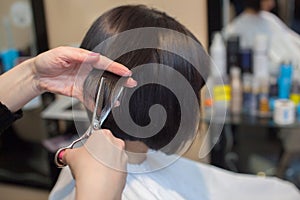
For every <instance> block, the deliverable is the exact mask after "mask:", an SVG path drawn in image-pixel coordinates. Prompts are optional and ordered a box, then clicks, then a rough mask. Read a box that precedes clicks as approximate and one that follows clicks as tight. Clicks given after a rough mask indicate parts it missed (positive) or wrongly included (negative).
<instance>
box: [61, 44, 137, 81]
mask: <svg viewBox="0 0 300 200" xmlns="http://www.w3.org/2000/svg"><path fill="white" fill-rule="evenodd" d="M56 51H58V52H59V53H62V54H65V56H66V57H67V58H69V59H70V60H69V62H77V63H84V64H92V65H93V67H94V68H96V69H101V70H107V71H110V72H112V73H114V74H117V75H119V76H131V74H132V73H131V71H130V70H129V69H128V68H127V67H125V66H124V65H122V64H120V63H117V62H114V61H112V60H111V59H109V58H107V57H105V56H101V55H100V54H98V53H95V52H91V51H88V50H85V49H80V48H75V47H58V48H56Z"/></svg>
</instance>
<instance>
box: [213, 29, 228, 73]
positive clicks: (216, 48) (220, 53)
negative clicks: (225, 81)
mask: <svg viewBox="0 0 300 200" xmlns="http://www.w3.org/2000/svg"><path fill="white" fill-rule="evenodd" d="M210 55H211V58H212V60H213V62H214V65H212V66H211V69H212V71H211V75H212V76H218V75H219V76H223V75H224V74H226V47H225V44H224V41H223V38H222V35H221V34H220V33H219V32H217V33H215V35H214V39H213V41H212V44H211V47H210Z"/></svg>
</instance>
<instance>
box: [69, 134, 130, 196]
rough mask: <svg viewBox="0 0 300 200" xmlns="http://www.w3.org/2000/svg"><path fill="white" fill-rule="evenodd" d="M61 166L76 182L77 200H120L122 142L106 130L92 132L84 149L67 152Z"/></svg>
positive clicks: (123, 160) (123, 158)
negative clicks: (68, 169)
mask: <svg viewBox="0 0 300 200" xmlns="http://www.w3.org/2000/svg"><path fill="white" fill-rule="evenodd" d="M63 162H64V163H66V164H68V165H69V167H70V169H71V171H72V174H73V176H74V178H75V180H76V199H77V200H78V199H121V195H122V192H123V189H124V186H125V182H126V175H127V174H126V172H125V171H126V164H127V155H126V153H125V151H124V142H123V141H122V140H120V139H117V138H115V137H114V136H113V135H112V134H111V132H110V131H109V130H100V131H97V132H94V133H93V134H92V135H91V137H90V138H89V139H88V140H87V142H86V143H85V145H84V146H83V147H80V148H75V149H68V150H66V151H65V152H64V154H63ZM120 170H121V171H120Z"/></svg>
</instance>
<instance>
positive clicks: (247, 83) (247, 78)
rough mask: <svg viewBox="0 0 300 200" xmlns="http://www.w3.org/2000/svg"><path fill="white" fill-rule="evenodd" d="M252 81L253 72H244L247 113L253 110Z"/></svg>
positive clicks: (245, 111) (244, 110) (244, 99)
mask: <svg viewBox="0 0 300 200" xmlns="http://www.w3.org/2000/svg"><path fill="white" fill-rule="evenodd" d="M252 81H253V76H252V74H250V73H244V74H243V113H245V114H249V113H250V112H251V95H252Z"/></svg>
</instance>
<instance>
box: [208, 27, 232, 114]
mask: <svg viewBox="0 0 300 200" xmlns="http://www.w3.org/2000/svg"><path fill="white" fill-rule="evenodd" d="M210 55H211V59H212V64H211V72H210V73H211V74H210V75H211V77H212V90H213V107H214V114H215V116H216V117H218V115H219V113H220V116H222V113H224V112H226V111H227V110H228V107H229V103H230V87H229V83H228V78H227V74H226V65H227V62H226V47H225V43H224V40H223V38H222V35H221V34H220V33H219V32H217V33H215V35H214V39H213V42H212V45H211V47H210Z"/></svg>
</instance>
